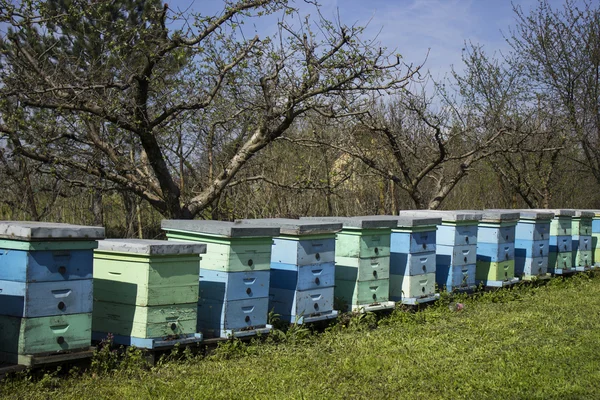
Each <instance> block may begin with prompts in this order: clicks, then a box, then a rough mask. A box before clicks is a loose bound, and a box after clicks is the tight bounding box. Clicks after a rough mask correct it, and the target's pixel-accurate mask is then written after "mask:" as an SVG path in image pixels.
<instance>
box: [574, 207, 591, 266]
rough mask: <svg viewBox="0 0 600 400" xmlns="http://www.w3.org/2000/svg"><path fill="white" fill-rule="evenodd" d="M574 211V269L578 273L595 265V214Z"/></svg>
mask: <svg viewBox="0 0 600 400" xmlns="http://www.w3.org/2000/svg"><path fill="white" fill-rule="evenodd" d="M573 211H574V212H575V215H574V216H573V224H572V233H573V242H572V243H573V267H575V269H576V270H577V271H585V270H588V269H590V268H591V267H592V264H593V261H592V256H593V254H592V253H593V237H592V219H593V218H594V216H595V213H594V212H591V211H585V210H573Z"/></svg>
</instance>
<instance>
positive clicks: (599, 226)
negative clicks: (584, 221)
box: [585, 210, 600, 268]
mask: <svg viewBox="0 0 600 400" xmlns="http://www.w3.org/2000/svg"><path fill="white" fill-rule="evenodd" d="M585 211H589V212H592V213H594V216H593V217H592V268H598V267H599V266H600V210H585Z"/></svg>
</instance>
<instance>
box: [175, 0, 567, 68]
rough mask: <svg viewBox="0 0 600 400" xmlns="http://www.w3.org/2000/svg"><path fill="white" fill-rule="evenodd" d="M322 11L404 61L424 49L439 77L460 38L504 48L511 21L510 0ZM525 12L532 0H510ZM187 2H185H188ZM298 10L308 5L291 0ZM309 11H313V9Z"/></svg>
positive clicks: (362, 4)
mask: <svg viewBox="0 0 600 400" xmlns="http://www.w3.org/2000/svg"><path fill="white" fill-rule="evenodd" d="M319 3H320V4H321V5H322V13H323V14H324V16H325V17H328V18H334V17H335V15H336V13H337V10H339V13H340V17H341V20H342V22H344V23H345V24H347V25H352V24H354V23H357V24H358V25H366V24H367V23H368V24H369V27H368V31H367V36H371V37H373V36H375V35H377V34H379V36H378V38H379V40H380V41H381V43H382V45H383V46H385V47H387V48H389V49H396V50H397V51H398V52H399V53H400V54H402V55H403V57H404V60H405V62H407V63H414V64H418V63H420V62H422V61H423V60H424V59H425V57H426V55H427V51H428V50H429V57H428V59H427V63H426V65H425V68H426V69H428V70H430V71H431V73H432V75H433V76H434V77H435V78H437V79H439V78H441V77H443V75H444V74H446V73H448V72H449V71H450V66H451V65H454V66H455V67H456V68H457V69H459V70H460V69H462V67H461V65H462V64H461V50H462V48H463V47H464V43H465V41H471V42H473V43H479V44H482V45H484V46H485V49H486V50H487V51H488V52H490V53H492V52H494V51H506V50H507V48H508V46H507V44H506V41H505V39H504V37H503V33H504V34H505V35H508V34H509V27H510V26H511V24H513V23H514V12H513V6H512V4H511V1H510V0H319ZM512 3H514V4H515V5H519V6H521V7H522V8H523V10H525V11H526V12H528V11H529V10H530V9H532V8H534V7H535V6H536V5H537V0H513V2H512ZM563 3H564V1H563V0H550V4H551V5H552V7H553V8H562V5H563ZM190 4H191V7H190ZM222 4H223V3H222V1H220V0H195V1H193V2H190V1H182V0H177V1H170V2H169V6H170V7H171V8H172V9H177V7H179V8H180V9H185V8H187V7H190V8H191V9H193V10H194V11H196V12H200V13H202V14H205V15H209V14H211V13H213V14H214V13H215V12H217V11H218V10H220V9H221V7H222ZM296 5H297V6H299V7H300V9H301V10H302V11H306V12H309V13H310V12H312V7H310V6H306V5H304V4H303V3H302V2H301V1H297V2H296ZM313 14H314V12H313ZM274 22H275V21H274V20H265V21H264V22H263V23H261V24H260V25H261V26H260V27H259V28H256V29H257V30H258V33H259V34H262V33H263V32H268V31H269V30H270V28H271V27H270V26H269V25H273V28H274Z"/></svg>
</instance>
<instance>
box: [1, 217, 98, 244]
mask: <svg viewBox="0 0 600 400" xmlns="http://www.w3.org/2000/svg"><path fill="white" fill-rule="evenodd" d="M0 238H2V239H13V240H21V241H29V242H31V241H40V240H44V241H47V240H53V241H59V240H62V241H67V240H70V241H72V240H98V239H104V228H103V227H101V226H84V225H70V224H59V223H54V222H34V221H0Z"/></svg>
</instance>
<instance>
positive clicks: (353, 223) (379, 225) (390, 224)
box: [300, 216, 398, 229]
mask: <svg viewBox="0 0 600 400" xmlns="http://www.w3.org/2000/svg"><path fill="white" fill-rule="evenodd" d="M300 219H301V220H315V221H331V222H339V223H341V224H343V225H344V228H359V229H383V228H395V227H396V226H397V225H398V220H397V217H395V216H390V217H385V216H382V218H379V219H370V218H369V217H302V218H300Z"/></svg>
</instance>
